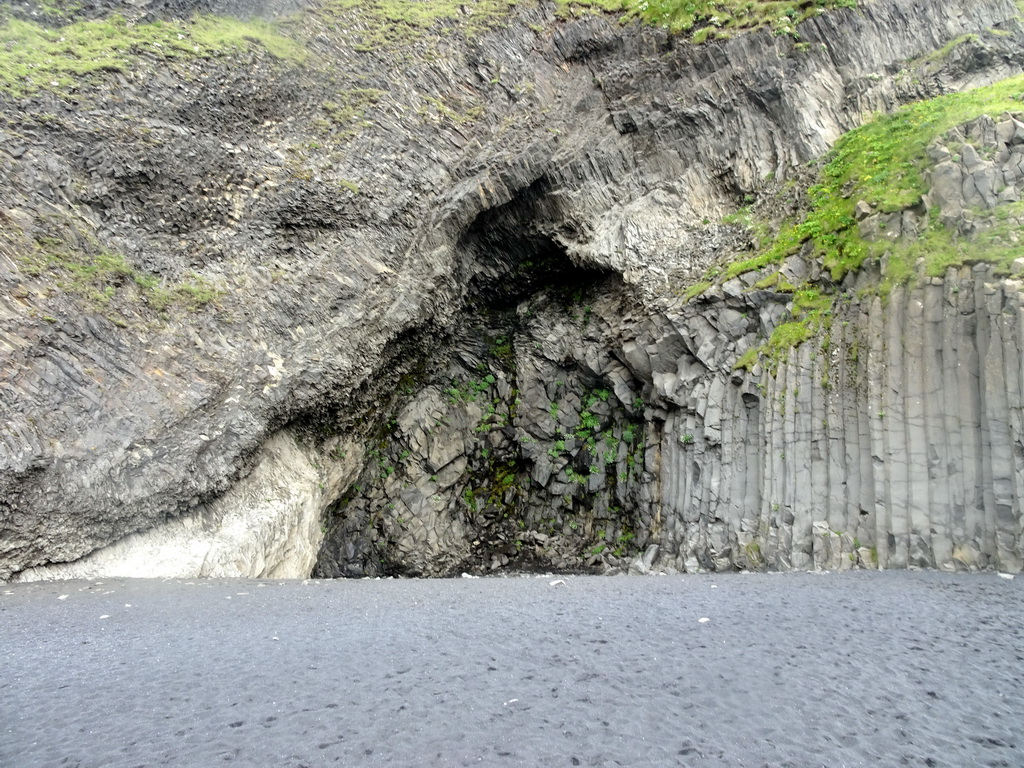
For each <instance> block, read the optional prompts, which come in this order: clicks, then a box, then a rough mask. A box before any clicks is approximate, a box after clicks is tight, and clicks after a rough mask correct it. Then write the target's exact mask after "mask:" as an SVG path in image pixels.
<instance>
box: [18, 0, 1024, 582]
mask: <svg viewBox="0 0 1024 768" xmlns="http://www.w3.org/2000/svg"><path fill="white" fill-rule="evenodd" d="M114 5H116V4H113V3H107V4H99V5H98V6H91V7H90V8H89V9H87V10H85V11H82V10H79V11H76V12H75V13H78V14H86V15H87V16H88V18H96V19H101V18H105V16H104V14H105V13H107V12H108V11H109V10H110V7H109V6H114ZM349 6H351V4H345V3H334V4H329V5H328V6H326V7H325V6H322V5H319V4H316V5H314V6H313V7H311V8H306V9H305V10H301V11H298V12H299V13H301V14H302V15H301V16H300V17H298V18H299V20H298V21H290V22H288V21H286V22H283V26H281V27H280V31H281V32H283V33H284V35H285V36H286V37H285V38H280V36H279V34H278V32H276V31H274V30H273V29H270V28H268V27H266V26H265V25H263V24H257V23H255V22H253V23H251V24H250V26H247V27H245V28H243V29H242V30H241V33H240V35H236V36H235V37H234V38H230V39H231V40H235V41H236V42H227V43H226V42H224V40H225V39H226V38H225V37H224V36H223V35H221V32H222V28H221V26H219V25H223V24H226V23H227V22H223V21H217V20H211V19H209V18H204V19H201V20H196V21H191V22H190V21H180V20H179V21H175V19H187V18H189V16H188V14H189V13H191V12H192V11H193V10H196V9H198V10H213V11H216V12H232V11H235V12H237V11H239V10H240V9H242V6H241V5H240V4H236V6H233V7H230V8H229V7H227V6H220V5H218V4H217V3H214V2H212V3H208V4H205V5H202V6H200V5H196V4H191V3H184V2H180V3H169V2H164V3H155V2H154V3H151V4H149V5H146V6H143V8H142V10H141V11H140V10H139V9H138V8H136V7H134V6H133V9H134V10H132V13H134V14H136V16H132V15H129V17H128V20H127V21H119V20H116V19H115V21H114V22H113V24H114V26H115V28H117V30H118V34H121V35H133V36H137V35H140V34H142V33H143V32H144V33H145V34H146V35H147V36H148V37H146V38H145V39H138V40H135V41H134V42H133V43H132V45H131V46H129V47H127V48H126V49H125V51H124V52H121V51H118V52H115V53H116V56H115V55H114V54H111V56H112V57H113V58H112V59H111V63H110V64H109V65H108V66H106V67H104V68H103V71H101V72H99V73H93V74H85V75H83V74H81V73H75V75H74V77H72V78H70V80H69V81H67V82H65V80H64V79H63V75H62V74H60V73H58V74H55V75H52V77H53V79H52V80H46V79H44V80H43V81H39V80H38V78H37V79H36V80H31V77H32V75H31V74H29V75H28V78H29V79H27V80H26V78H24V77H23V78H21V79H20V80H16V81H14V85H8V86H6V87H5V89H4V91H3V99H4V103H5V115H6V117H7V123H6V126H5V128H4V137H3V148H4V152H3V153H0V160H2V164H0V173H2V174H3V176H4V184H3V186H2V188H0V196H2V200H0V208H2V211H0V214H2V216H3V218H4V223H5V226H4V230H3V240H2V242H0V280H3V282H4V286H5V289H4V292H3V300H2V304H0V307H2V308H0V344H2V345H3V354H4V366H3V371H2V378H0V393H2V396H0V403H2V407H3V409H4V411H3V419H2V426H0V437H2V442H0V452H2V453H0V457H2V474H0V531H2V536H0V577H10V576H12V575H15V576H19V577H21V578H38V577H47V576H61V575H87V574H93V573H110V572H121V573H130V574H133V575H146V574H149V575H161V574H202V575H229V574H242V575H281V576H288V575H294V576H299V575H305V574H307V573H309V572H310V570H311V569H312V568H313V567H314V561H315V560H316V561H317V564H316V572H317V573H319V574H323V575H339V574H348V575H360V574H374V573H391V572H401V573H420V574H447V573H453V572H459V571H460V570H466V569H469V570H478V569H479V570H489V569H492V568H502V567H519V568H522V567H531V566H541V567H561V568H583V567H595V568H606V567H609V566H612V567H629V566H630V565H632V567H634V568H637V569H640V570H643V569H647V568H650V567H654V566H658V567H674V568H686V569H691V570H692V569H696V568H719V569H720V568H730V567H763V566H770V567H777V568H787V567H797V568H803V567H828V568H836V567H848V566H852V565H855V564H861V565H865V566H875V565H882V566H886V567H892V566H910V565H914V566H935V567H944V568H961V567H962V568H977V567H999V568H1003V569H1007V570H1020V567H1021V561H1020V555H1021V531H1022V523H1021V514H1022V512H1021V505H1020V502H1019V499H1020V493H1021V491H1024V487H1022V486H1021V482H1022V478H1021V475H1020V460H1019V459H1018V457H1019V455H1020V453H1021V451H1020V446H1021V443H1020V435H1019V432H1018V425H1019V420H1020V399H1021V385H1020V382H1021V377H1020V375H1019V371H1020V369H1019V360H1020V354H1019V349H1018V345H1019V343H1020V341H1019V335H1020V330H1019V329H1020V328H1021V325H1020V322H1021V321H1020V318H1021V315H1020V310H1019V299H1018V293H1017V291H1018V285H1017V283H1016V282H1014V281H1013V280H1008V279H1005V278H1004V276H1003V275H1004V274H1006V273H1007V272H1012V271H1013V270H1012V267H1011V268H1007V267H1006V266H1005V265H1002V266H998V267H991V268H990V267H986V266H984V265H978V266H975V267H970V266H967V267H959V266H950V268H949V271H948V272H947V273H946V274H944V275H943V276H941V277H934V278H927V279H925V280H924V282H923V284H921V285H917V284H916V283H914V282H911V283H910V284H909V286H908V287H902V285H898V286H896V287H892V288H891V289H886V290H884V291H883V290H882V289H881V288H880V286H882V284H883V283H884V275H882V274H880V273H879V267H878V266H872V264H873V263H875V262H867V263H865V264H864V265H862V267H860V268H858V269H857V270H854V271H851V272H849V273H848V274H847V275H846V276H845V277H843V278H841V279H840V278H837V279H836V280H834V281H832V280H831V279H829V280H826V281H825V282H827V283H828V292H829V296H837V297H838V298H837V299H835V300H834V302H833V303H832V304H830V305H829V306H830V308H829V310H828V311H829V314H830V322H829V323H828V324H827V328H828V329H830V331H829V332H826V331H825V330H824V329H825V325H824V324H816V325H815V326H814V328H813V329H811V331H810V335H811V336H812V338H811V340H810V341H807V342H806V343H803V344H801V345H797V346H786V345H779V344H775V345H774V346H772V345H771V344H770V343H769V342H770V341H771V340H772V339H773V338H776V336H775V333H776V330H777V329H778V328H780V327H783V326H788V325H790V321H791V320H792V319H793V318H794V317H795V316H799V315H800V312H801V308H800V306H799V302H800V294H799V292H796V293H794V291H793V290H792V289H786V290H783V289H782V288H781V287H780V286H779V283H778V281H779V278H778V277H776V278H775V282H774V283H773V282H772V281H771V279H770V278H771V275H773V274H776V273H777V274H780V275H782V276H783V277H784V278H785V280H786V281H787V283H789V284H790V285H791V286H796V287H799V286H801V285H803V284H805V283H806V284H814V285H815V286H818V285H819V284H821V283H822V274H823V272H822V262H821V260H820V259H819V258H817V257H816V256H815V255H814V254H813V253H810V252H808V253H805V254H804V255H803V256H800V255H795V256H788V257H787V258H786V259H785V260H783V261H781V262H778V263H775V264H774V265H759V266H758V268H757V269H756V270H754V271H752V272H747V273H743V274H738V275H737V276H735V277H730V276H729V274H728V273H723V277H721V278H717V279H710V280H708V282H700V283H699V282H698V281H700V280H702V279H704V278H705V275H706V274H707V275H710V276H711V277H712V278H713V276H714V274H715V267H714V265H716V264H720V263H722V262H723V260H724V261H725V262H730V261H731V262H735V260H736V259H739V258H743V257H744V256H749V255H751V254H754V253H756V252H757V246H756V244H755V243H754V240H755V239H756V238H755V236H754V233H753V230H756V227H755V226H753V225H752V222H751V221H749V220H747V219H746V218H744V217H743V216H742V215H739V216H738V215H737V209H740V208H741V207H742V206H746V205H748V204H751V203H752V204H753V205H754V211H755V212H756V211H762V210H763V213H764V218H765V220H766V221H768V222H772V221H777V220H778V219H779V218H780V217H782V216H783V215H785V214H787V213H795V212H798V211H801V210H804V209H805V208H806V207H807V206H808V201H807V197H806V195H805V193H804V191H803V190H804V189H805V188H806V185H807V179H808V176H809V174H810V173H811V172H812V171H809V170H808V168H807V164H808V163H811V162H813V161H815V160H816V159H817V158H819V157H820V156H822V154H823V153H824V152H825V151H826V150H827V149H828V148H829V147H830V146H831V145H832V144H833V143H834V142H835V141H836V140H837V139H838V138H839V137H840V136H841V135H842V134H843V133H844V132H846V131H847V130H849V129H851V128H853V127H855V126H857V125H859V124H860V123H862V122H863V121H864V120H865V119H867V118H868V117H869V116H870V115H871V113H873V112H876V111H882V112H888V111H891V110H893V109H894V108H896V107H897V106H899V105H900V104H902V103H905V102H908V101H911V100H916V99H922V98H929V97H933V96H936V95H938V94H942V93H947V92H952V91H959V90H963V89H966V88H972V87H978V86H981V85H985V84H988V83H992V82H996V81H1000V80H1004V79H1005V78H1008V77H1011V76H1014V75H1019V74H1020V72H1021V62H1022V61H1024V59H1022V57H1021V55H1020V54H1021V50H1022V47H1024V35H1022V30H1021V26H1020V19H1019V9H1018V8H1017V7H1016V6H1015V5H1014V4H1013V3H1009V2H997V1H995V0H977V1H972V2H970V3H965V4H962V5H960V6H956V7H952V6H949V4H943V3H938V2H924V3H915V4H913V6H911V4H909V3H904V2H872V3H865V4H863V5H862V6H861V7H860V8H857V9H845V10H835V11H830V12H828V13H825V14H823V15H820V16H817V17H814V18H812V19H810V20H808V21H806V22H804V23H803V24H802V25H800V28H799V40H795V39H794V37H793V36H792V35H790V34H781V35H780V34H777V33H775V32H773V31H772V30H770V29H765V30H762V31H759V32H755V33H752V34H748V35H744V36H739V37H736V38H734V39H731V40H724V41H714V42H710V43H706V44H703V45H700V46H693V45H690V44H687V43H685V42H683V41H682V40H681V39H680V38H677V37H672V36H669V35H668V34H667V33H666V32H664V31H663V30H657V29H650V28H647V27H644V26H640V25H637V24H626V25H620V24H619V23H617V21H616V20H615V19H613V18H606V17H599V16H587V17H584V18H582V19H580V20H575V21H565V20H560V19H557V18H555V16H554V9H553V8H551V7H548V6H545V5H540V6H537V7H523V8H516V9H515V10H514V12H513V13H512V14H511V15H509V16H499V15H491V14H497V10H495V9H494V7H493V5H488V6H487V7H486V8H485V7H484V6H483V5H478V6H462V7H461V9H462V10H460V11H453V14H454V16H455V18H451V19H447V20H446V19H441V20H439V21H436V22H435V23H433V25H432V26H427V25H426V24H424V25H422V26H418V25H415V24H408V23H399V22H397V21H394V20H392V21H389V22H388V21H386V23H383V22H381V21H380V19H379V18H376V17H374V16H373V15H372V14H370V15H358V13H359V11H358V8H357V9H353V8H352V7H349ZM248 7H249V8H250V9H252V8H253V6H248ZM374 7H376V6H374ZM256 10H259V9H256ZM122 12H124V13H128V10H127V8H123V9H122ZM138 14H141V15H138ZM154 18H163V19H164V22H163V23H162V24H161V25H152V24H150V21H151V20H152V19H154ZM168 19H170V20H169V21H168ZM54 22H57V23H64V24H68V23H69V22H70V24H71V25H70V26H67V27H65V29H67V30H68V32H67V35H68V36H71V35H72V34H73V33H74V34H77V32H75V30H79V29H83V28H84V27H83V26H82V25H87V24H90V23H99V22H92V21H89V20H88V19H87V18H85V17H72V18H71V19H67V18H65V19H63V20H54V19H51V20H50V23H54ZM75 25H78V26H75ZM211 29H212V30H214V31H216V32H217V33H218V35H221V36H220V37H216V36H215V37H216V39H214V41H213V42H209V41H210V40H211V39H213V38H211V35H212V34H213V33H212V32H210V30H211ZM251 39H258V40H262V43H261V44H258V45H257V44H252V45H250V44H249V43H248V42H247V41H248V40H251ZM291 39H297V40H299V41H300V42H301V45H297V46H296V45H289V42H288V41H289V40H291ZM385 40H386V41H387V42H386V43H385V42H384V41H385ZM176 41H184V44H183V45H184V48H187V49H188V50H184V49H183V50H182V51H181V52H180V53H176V54H174V55H173V56H171V55H169V54H168V53H167V50H168V48H173V47H174V46H176V45H178V43H177V42H176ZM272 50H273V51H275V52H276V53H270V51H272ZM118 57H120V58H118ZM48 76H49V75H48ZM993 117H994V118H995V120H993V121H990V122H991V123H992V126H993V128H992V130H991V131H988V130H987V128H986V129H985V130H983V131H981V132H980V133H979V135H978V137H977V139H976V140H971V141H968V139H969V138H970V137H969V136H966V135H965V136H962V137H961V138H962V139H963V140H962V141H961V142H960V143H961V144H968V145H970V146H972V147H977V148H978V149H979V150H980V153H981V154H979V157H978V161H979V163H981V165H978V164H975V163H974V162H973V157H972V156H970V153H969V152H966V151H965V152H962V153H960V154H958V155H957V157H956V158H955V161H954V159H953V157H952V156H950V158H943V157H941V156H940V154H937V156H936V162H938V163H939V166H938V168H940V169H942V170H941V171H940V172H939V173H938V174H937V175H936V177H935V179H933V181H934V182H935V183H934V184H933V185H932V186H933V196H934V197H935V199H934V200H933V201H932V204H933V205H934V206H937V207H939V208H941V212H942V216H943V217H944V219H946V220H948V221H947V222H946V224H944V226H951V227H957V226H961V227H962V228H966V229H970V227H971V226H974V225H973V224H971V223H970V222H973V221H974V220H975V219H976V218H977V217H976V216H975V214H974V212H973V211H974V209H975V208H976V207H977V206H978V204H979V203H978V201H977V200H975V199H974V198H973V197H971V195H970V194H967V193H966V192H964V190H965V189H966V185H965V184H964V183H963V179H964V178H965V174H966V176H967V177H969V178H970V179H972V184H973V185H974V186H973V187H972V188H973V189H974V190H975V192H976V193H977V194H978V195H980V196H981V197H980V199H981V203H982V204H983V205H988V203H989V202H991V203H992V204H993V210H995V207H994V206H995V205H996V204H997V203H998V204H999V205H1002V206H1003V207H1002V208H1000V209H999V210H1002V211H1009V212H1010V218H1011V227H1010V229H1011V230H1012V231H1016V230H1017V229H1019V226H1018V227H1016V229H1015V228H1014V226H1012V217H1013V216H1015V215H1017V211H1016V209H1015V208H1014V207H1013V206H1014V202H1013V200H1012V199H1011V198H1012V194H1007V193H1006V189H1012V190H1016V191H1017V193H1018V194H1019V192H1020V185H1019V183H1017V182H1019V177H1015V176H1013V172H1012V170H1010V171H1008V170H1007V169H1012V168H1015V167H1017V166H1015V165H1011V164H1008V161H1009V159H1010V157H1011V156H1016V157H1019V156H1020V155H1019V153H1018V149H1019V147H1020V142H1019V141H1018V140H1017V133H1016V131H1017V128H1016V127H1015V126H1016V125H1017V124H1016V123H1014V122H1013V121H1012V119H1011V118H1010V117H1005V118H1004V117H1000V116H999V115H994V116H993ZM1006 126H1010V128H1009V129H1008V128H1006ZM965 130H966V131H967V133H968V134H969V133H970V129H965ZM979 130H980V129H979ZM1007 130H1010V134H1006V131H1007ZM989 134H991V135H989ZM987 151H990V154H991V155H992V157H991V158H987V157H986V156H985V153H986V152H987ZM936 152H937V153H939V148H936ZM1004 154H1005V157H1004V156H1003V155H1004ZM985 162H988V165H987V166H985V167H986V168H990V169H994V170H992V173H995V172H996V170H995V169H997V170H998V172H999V173H1000V174H1001V175H1002V177H1001V179H1000V185H1001V186H1000V188H999V189H998V190H993V191H992V194H993V195H994V197H993V199H992V200H991V201H989V200H988V199H987V198H986V197H985V192H984V190H979V187H978V184H977V183H975V181H976V180H982V179H984V178H988V177H987V176H986V175H985V174H986V173H987V172H986V171H984V170H983V169H982V165H984V163H985ZM997 165H998V168H997ZM954 168H955V171H954V170H953V169H954ZM955 173H959V174H960V176H959V178H960V180H961V183H960V187H959V195H958V194H956V185H955V184H953V183H950V182H942V181H941V180H940V177H942V176H943V174H945V176H947V177H949V176H955ZM1007 173H1010V175H1009V176H1008V175H1007ZM990 175H991V174H990ZM993 178H994V177H993ZM983 183H984V182H982V184H983ZM999 195H1002V197H999ZM1007 206H1009V207H1007ZM965 210H966V211H967V214H966V216H965V214H964V211H965ZM741 213H742V212H741ZM894 215H895V214H893V213H891V212H888V211H884V210H874V209H871V208H870V206H867V207H866V208H865V209H864V211H863V216H862V219H863V222H862V224H863V226H862V227H861V229H863V236H864V237H865V238H868V239H869V240H874V241H881V242H885V238H887V237H888V238H893V237H894V236H899V237H903V236H905V235H909V234H910V230H911V229H913V227H915V226H916V227H918V229H920V228H921V227H923V226H924V224H923V221H924V217H925V216H926V215H927V211H925V212H922V211H920V210H917V209H908V211H906V212H905V213H902V212H901V213H900V215H899V227H898V228H894V220H893V218H892V217H893V216H894ZM723 217H725V218H723ZM915 217H916V218H915ZM915 222H916V223H915ZM904 230H906V231H904ZM966 234H968V233H967V232H966V231H965V235H966ZM709 268H710V269H711V271H710V272H708V270H709ZM992 269H996V270H997V271H998V274H996V273H993V272H992ZM766 280H767V282H764V281H766ZM691 286H693V288H692V289H691V290H689V291H687V289H688V288H690V287H691ZM776 340H777V339H776ZM762 344H765V345H767V346H765V347H764V348H763V349H761V345H762ZM759 349H760V350H761V351H760V352H758V350H759ZM759 355H760V356H759ZM738 364H739V367H737V366H738ZM325 533H326V540H325V542H324V544H323V546H322V547H321V539H322V538H324V535H325ZM318 552H319V555H317V553H318ZM90 553H92V554H90Z"/></svg>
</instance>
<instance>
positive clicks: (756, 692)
mask: <svg viewBox="0 0 1024 768" xmlns="http://www.w3.org/2000/svg"><path fill="white" fill-rule="evenodd" d="M553 582H554V583H553ZM0 651H2V659H3V663H2V665H0V766H2V767H3V768H29V766H40V767H45V768H57V767H58V766H83V767H85V766H88V767H90V768H91V767H93V766H95V767H97V768H99V767H102V768H117V767H119V766H158V765H160V766H162V765H170V766H219V765H230V766H256V767H258V768H296V767H298V766H310V767H312V766H334V765H337V766H449V765H451V766H462V765H485V766H490V765H495V766H506V765H509V766H511V765H526V766H576V765H582V766H606V765H607V766H611V765H631V766H742V767H743V768H760V767H761V766H794V768H809V767H811V766H828V767H829V768H832V767H833V766H872V768H874V767H875V766H898V765H910V766H951V767H956V768H960V767H962V766H975V765H978V766H1011V767H1013V768H1018V767H1019V766H1024V578H1017V579H1014V580H1012V581H1010V580H1005V579H1001V578H999V577H997V576H995V575H951V574H939V573H906V572H902V573H898V572H888V573H865V572H860V573H850V574H843V575H839V574H829V575H818V574H765V575H747V574H729V575H714V576H712V575H699V576H678V577H661V578H659V577H647V578H639V577H638V578H626V577H617V578H601V577H561V576H549V577H530V578H526V577H523V578H508V579H455V580H449V581H413V580H408V581H405V580H403V581H335V582H316V581H308V582H277V581H187V582H186V581H166V582H160V581H107V582H104V583H99V582H63V583H52V584H24V585H7V586H4V585H0Z"/></svg>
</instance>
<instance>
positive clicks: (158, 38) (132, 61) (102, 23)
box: [0, 15, 305, 96]
mask: <svg viewBox="0 0 1024 768" xmlns="http://www.w3.org/2000/svg"><path fill="white" fill-rule="evenodd" d="M253 45H258V46H260V47H262V48H264V49H266V50H267V51H268V52H269V53H270V54H271V55H273V56H275V57H277V58H279V59H285V60H289V61H301V60H303V59H304V57H305V50H304V49H303V48H302V46H300V45H299V44H298V43H296V42H295V41H293V40H290V39H289V38H287V37H284V36H283V35H281V34H280V33H279V32H278V31H277V30H276V29H275V28H274V27H273V26H272V25H270V24H267V23H265V22H259V21H252V22H243V21H239V20H237V19H227V18H219V17H214V16H198V17H195V18H194V19H191V20H189V21H173V22H164V21H154V22H150V23H146V24H130V23H128V22H127V21H126V20H125V19H124V18H123V17H121V16H117V15H114V16H111V17H110V18H107V19H102V20H92V21H78V22H75V23H73V24H68V25H66V26H63V27H60V28H59V29H48V28H46V27H42V26H40V25H38V24H34V23H32V22H27V21H20V20H18V19H8V20H6V21H5V22H4V23H3V25H2V26H0V93H7V94H10V95H13V96H24V95H28V94H31V93H34V92H36V91H39V90H44V89H45V90H58V91H60V90H67V89H69V88H71V87H72V86H75V85H76V84H78V83H79V82H80V81H81V80H82V78H84V77H88V76H89V75H94V74H97V73H101V72H124V71H129V70H131V69H133V68H134V67H135V66H136V65H137V63H138V62H139V60H140V58H142V57H151V58H159V59H165V60H166V59H180V58H188V57H212V56H218V55H223V54H226V53H228V52H231V51H237V50H241V49H245V48H249V47H251V46H253Z"/></svg>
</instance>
